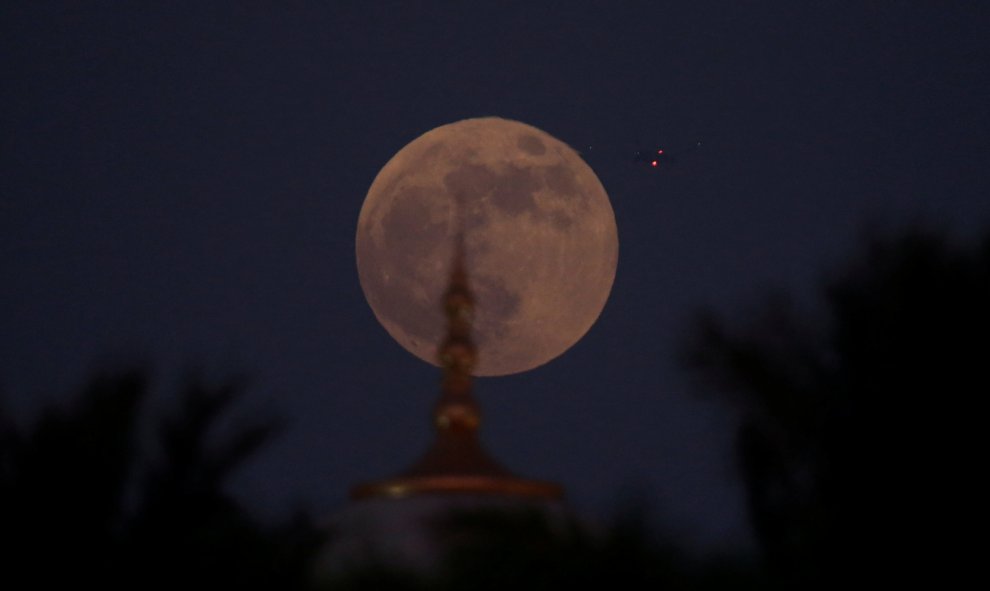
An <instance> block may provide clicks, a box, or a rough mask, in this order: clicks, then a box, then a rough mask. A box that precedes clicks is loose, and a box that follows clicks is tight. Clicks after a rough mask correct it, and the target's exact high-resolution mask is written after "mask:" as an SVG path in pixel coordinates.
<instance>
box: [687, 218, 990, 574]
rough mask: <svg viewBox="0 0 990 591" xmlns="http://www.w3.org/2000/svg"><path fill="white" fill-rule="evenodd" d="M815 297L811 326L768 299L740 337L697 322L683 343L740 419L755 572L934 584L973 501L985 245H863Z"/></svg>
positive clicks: (727, 326) (988, 245) (929, 239)
mask: <svg viewBox="0 0 990 591" xmlns="http://www.w3.org/2000/svg"><path fill="white" fill-rule="evenodd" d="M825 296H826V297H825V304H826V306H825V310H826V314H825V318H824V319H817V320H818V322H817V323H816V319H815V318H814V317H813V316H812V315H805V316H801V315H799V314H798V313H797V312H796V310H795V309H794V306H792V305H791V304H790V303H789V302H788V301H787V300H786V299H784V298H781V297H779V296H778V297H771V298H770V299H768V301H767V302H766V304H765V306H764V308H763V309H762V311H761V312H760V314H759V315H758V317H757V318H755V319H750V320H748V322H743V323H741V326H740V323H728V322H726V321H724V320H721V319H718V318H716V317H714V316H713V315H711V314H706V315H704V316H703V317H702V318H701V319H700V320H699V321H698V323H697V325H696V333H695V334H694V335H693V339H692V340H691V341H690V342H689V343H688V344H687V346H686V347H685V350H686V352H687V356H686V361H687V362H688V364H689V365H690V366H691V367H693V368H694V369H695V370H697V371H699V372H702V373H703V374H704V375H707V376H714V377H716V378H717V381H716V382H715V383H714V384H712V385H714V386H715V389H717V390H719V391H721V392H723V393H728V394H730V395H731V396H732V397H733V398H732V399H733V400H734V401H735V402H736V403H737V404H739V406H740V407H741V408H742V409H743V420H742V423H741V426H740V428H739V431H738V440H737V441H738V454H739V462H740V467H741V470H742V474H743V477H744V479H745V482H746V486H747V492H748V499H749V508H750V515H751V518H752V522H753V525H754V528H755V531H756V533H757V536H758V538H759V541H760V543H761V545H762V548H763V550H764V553H765V556H766V559H767V562H768V565H769V566H770V568H771V571H772V572H773V573H774V574H775V576H776V579H777V581H778V582H779V583H781V584H783V585H785V586H788V587H790V586H796V585H798V584H800V585H802V586H805V587H812V588H826V587H834V586H835V585H839V584H845V583H848V582H849V581H861V582H862V581H865V580H875V581H882V580H887V581H889V580H891V579H897V578H900V577H904V578H905V579H907V578H913V579H917V578H919V577H920V576H921V575H923V574H927V575H930V576H932V577H935V578H942V577H944V576H945V574H946V572H947V571H946V570H945V569H944V567H945V566H946V564H947V563H946V562H944V559H945V558H947V556H946V555H945V554H944V553H943V551H942V549H943V548H946V547H947V546H948V547H951V546H950V544H949V543H948V542H949V541H950V540H953V539H955V538H956V537H957V534H956V533H955V531H954V528H956V527H958V525H959V524H960V523H965V522H966V521H967V520H968V519H971V518H972V516H973V513H971V512H970V511H973V509H972V507H973V506H974V505H973V504H971V503H969V502H968V501H969V500H971V499H968V498H967V495H969V494H971V493H970V491H975V490H978V489H977V488H975V487H974V486H973V484H974V478H973V476H972V475H973V472H974V471H973V466H972V464H970V463H969V462H968V460H969V457H970V456H971V454H972V453H974V452H975V450H976V445H977V439H978V435H977V434H978V433H980V431H981V429H980V427H979V426H978V425H976V424H975V420H974V417H975V416H976V415H975V412H974V411H975V408H976V407H975V405H976V404H978V403H979V401H980V399H981V398H982V396H985V395H986V393H987V392H990V379H988V374H987V371H986V365H987V361H988V359H990V346H988V340H987V337H988V335H990V309H988V303H990V236H987V238H986V239H985V240H984V241H983V243H982V245H980V246H978V247H975V248H973V247H960V246H953V245H952V244H950V243H949V242H948V241H947V240H946V239H945V238H943V237H940V236H938V235H935V234H932V233H929V232H924V231H921V230H917V229H915V230H911V231H908V232H906V233H905V234H904V235H902V236H900V237H897V238H894V239H886V240H884V239H876V238H875V239H873V240H871V241H870V242H869V243H868V244H867V246H866V249H865V253H864V254H863V255H862V256H861V257H860V258H859V259H858V260H857V261H855V262H854V263H853V264H852V265H850V266H849V267H848V268H847V269H845V270H844V271H843V272H842V273H841V274H839V275H838V276H836V278H834V279H833V280H832V281H830V282H829V284H828V285H827V288H826V290H825ZM949 554H951V551H950V552H949Z"/></svg>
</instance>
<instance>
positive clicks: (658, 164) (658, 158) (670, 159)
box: [633, 142, 701, 169]
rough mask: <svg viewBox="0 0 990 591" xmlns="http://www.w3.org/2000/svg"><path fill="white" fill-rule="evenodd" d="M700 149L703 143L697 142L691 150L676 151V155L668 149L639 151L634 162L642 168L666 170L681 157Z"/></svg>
mask: <svg viewBox="0 0 990 591" xmlns="http://www.w3.org/2000/svg"><path fill="white" fill-rule="evenodd" d="M700 147H701V142H697V143H696V144H695V145H694V146H692V147H691V148H688V149H685V150H676V151H675V152H674V153H671V151H670V150H668V149H666V148H663V147H661V146H656V147H654V148H649V149H646V150H639V151H638V152H636V153H635V154H634V156H633V161H634V162H635V163H637V164H639V165H641V166H645V167H646V168H653V169H660V168H665V167H667V166H670V165H671V164H673V163H675V162H676V161H677V160H678V159H679V158H680V156H682V155H686V154H688V153H689V152H693V151H696V150H697V149H698V148H700Z"/></svg>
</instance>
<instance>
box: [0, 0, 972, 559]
mask: <svg viewBox="0 0 990 591" xmlns="http://www.w3.org/2000/svg"><path fill="white" fill-rule="evenodd" d="M586 4H588V5H590V4H591V3H583V2H498V3H481V2H462V3H454V2H443V3H417V2H388V3H385V2H346V3H345V2H332V3H331V2H311V3H303V2H293V1H286V2H271V3H264V2H163V3H151V2H142V3H127V5H126V6H125V3H103V2H84V3H83V2H40V1H25V2H6V3H4V5H3V7H2V8H0V74H2V75H0V80H2V82H0V122H2V124H0V125H2V126H0V387H2V389H3V390H4V396H5V400H4V402H5V404H6V405H7V406H8V407H9V408H13V409H14V410H15V411H16V412H17V413H18V416H20V417H23V418H25V420H26V418H29V417H30V416H33V414H34V413H36V412H37V410H38V409H39V408H41V407H42V405H43V404H45V403H48V402H53V401H59V400H62V399H64V398H66V396H67V395H68V394H70V393H72V392H74V391H75V390H76V389H77V386H78V385H79V384H80V383H81V382H82V381H83V380H84V379H85V377H86V376H87V375H88V373H89V372H90V371H91V370H93V369H96V368H100V367H105V366H108V365H109V366H113V365H114V364H118V363H121V362H127V361H131V360H139V361H141V360H146V361H147V362H148V363H149V364H150V365H151V366H152V367H153V368H154V370H155V375H156V376H157V377H158V379H157V380H156V384H157V385H158V396H157V398H156V400H155V404H156V405H157V406H158V407H160V408H168V404H169V400H167V398H168V396H169V393H170V392H171V391H172V388H171V386H172V385H174V383H175V382H176V380H177V379H178V377H179V376H180V375H181V373H182V371H183V370H184V369H186V368H188V367H191V366H201V367H204V368H206V369H207V371H208V373H210V375H216V376H221V377H222V376H224V375H230V374H233V373H246V374H247V375H248V376H250V377H251V386H250V390H249V395H248V396H247V398H246V400H245V401H244V404H243V405H242V407H243V408H242V410H243V412H245V413H246V414H247V415H250V412H251V411H252V409H253V410H254V411H259V410H260V411H261V412H265V413H273V414H278V415H281V416H283V417H285V419H286V420H287V423H288V426H287V428H286V430H285V431H284V432H283V434H282V435H281V436H280V437H279V438H278V439H277V441H276V442H275V443H274V444H273V445H272V446H270V447H268V448H266V450H265V451H264V452H263V453H262V454H260V455H259V457H258V458H257V461H255V462H254V463H252V464H251V465H249V466H248V467H247V468H246V469H245V470H244V471H243V472H242V473H240V474H239V476H238V478H237V481H236V484H235V491H234V492H235V493H236V494H237V495H238V497H239V498H242V499H244V500H245V501H246V502H247V503H248V504H249V506H251V507H253V508H255V509H256V510H258V511H259V512H260V513H261V514H263V515H268V516H279V515H284V514H285V513H286V512H288V511H289V510H290V509H292V508H293V507H296V506H299V505H304V506H308V507H310V508H312V509H313V511H314V513H316V514H318V515H325V514H328V513H330V512H332V511H334V510H335V509H338V508H339V507H341V506H342V504H343V503H344V501H345V499H346V494H347V490H348V489H349V487H350V486H351V485H353V484H356V483H358V482H361V481H367V480H371V479H376V478H380V477H384V476H389V475H392V474H394V473H396V472H397V471H399V470H401V469H404V468H405V467H407V466H408V465H409V464H410V463H411V462H412V461H413V460H414V459H416V458H417V457H418V455H419V454H420V453H421V452H422V451H423V450H424V449H425V447H426V445H427V443H428V441H429V438H430V435H431V433H430V426H429V411H430V408H431V406H432V404H433V401H434V399H435V397H436V395H437V392H438V388H437V384H438V380H439V373H438V371H437V370H436V369H435V368H433V367H432V366H429V365H426V364H424V363H423V362H421V361H419V360H417V359H416V358H414V357H413V356H412V355H410V354H409V353H406V352H405V351H404V350H403V349H401V348H400V346H399V345H398V344H396V343H395V342H394V341H392V340H391V338H390V337H389V336H388V335H387V333H386V332H385V330H384V329H383V328H381V326H380V325H379V324H378V323H377V321H376V320H375V318H374V316H373V314H372V312H371V310H370V308H369V307H368V305H367V304H366V302H365V300H364V297H363V294H362V292H361V288H360V286H359V284H358V279H357V270H356V265H355V254H354V235H355V230H356V222H357V217H358V212H359V210H360V208H361V204H362V201H363V199H364V196H365V193H366V192H367V190H368V187H369V186H370V184H371V182H372V180H373V179H374V177H375V175H376V173H377V172H378V170H379V169H380V168H381V167H382V166H383V165H384V164H385V162H387V161H388V159H389V158H390V157H391V156H392V155H393V154H394V153H395V152H397V151H398V150H399V149H400V148H402V146H404V145H405V144H406V143H408V142H409V141H411V140H412V139H414V138H415V137H417V136H418V135H420V134H422V133H424V132H426V131H428V130H430V129H432V128H434V127H436V126H438V125H442V124H445V123H450V122H453V121H456V120H459V119H463V118H467V117H476V116H485V115H496V116H501V117H505V118H510V119H517V120H520V121H523V122H525V123H528V124H531V125H534V126H536V127H539V128H541V129H543V130H545V131H547V132H548V133H550V134H552V135H554V136H556V137H557V138H559V139H561V140H563V141H565V142H567V143H568V144H570V145H571V146H572V147H574V148H575V149H577V150H579V151H580V152H581V153H582V155H583V156H584V157H585V159H586V160H587V162H588V163H589V164H590V165H591V167H592V168H593V169H594V170H595V171H596V173H597V174H598V176H599V178H600V179H601V181H602V183H603V185H604V186H605V188H606V190H607V191H608V193H609V195H610V197H611V200H612V207H613V209H614V210H615V215H616V222H617V225H618V230H619V244H620V253H619V267H618V272H617V275H616V280H615V284H614V287H613V290H612V295H611V298H610V299H609V301H608V303H607V304H606V307H605V309H604V311H603V313H602V316H601V317H600V319H599V321H598V322H597V324H596V325H595V326H593V327H592V329H591V330H590V332H589V333H588V334H587V335H586V336H585V338H584V339H583V340H582V341H580V342H579V343H578V344H577V345H576V346H575V347H574V348H572V349H571V350H570V351H569V352H567V353H566V354H564V355H563V356H562V357H560V358H558V359H557V360H555V361H553V362H551V363H550V364H548V365H545V366H543V367H541V368H539V369H536V370H534V371H531V372H528V373H524V374H520V375H516V376H511V377H505V378H491V379H482V380H479V381H478V383H477V387H476V392H477V395H478V398H479V400H480V402H481V404H482V408H483V410H484V412H485V417H486V418H485V423H484V425H483V432H482V434H483V437H484V439H485V441H486V443H487V445H488V447H489V449H490V450H491V451H492V452H493V453H494V454H495V455H496V456H497V457H499V458H500V459H501V460H502V461H503V462H504V463H505V464H506V465H507V466H509V467H510V468H512V469H513V470H515V471H516V472H518V473H520V474H523V475H525V476H531V477H538V478H542V479H549V480H555V481H558V482H560V483H562V484H563V485H564V486H565V487H566V488H567V490H568V495H569V499H570V500H571V501H572V502H573V504H574V505H575V506H576V507H577V508H578V509H579V510H580V511H583V512H586V513H588V514H596V513H601V512H606V511H607V510H608V509H610V508H611V507H613V506H614V505H615V504H616V503H617V502H618V500H619V499H620V498H622V497H623V495H634V496H635V495H639V496H643V497H646V498H647V499H648V500H649V501H650V503H651V504H652V506H653V508H654V510H655V514H656V518H657V520H658V522H659V523H661V524H663V526H664V527H666V528H667V531H670V532H672V533H673V534H675V535H679V536H681V537H682V538H683V539H684V540H685V541H686V542H688V543H689V544H690V545H692V546H694V547H697V548H708V549H711V548H733V547H747V546H748V545H749V544H751V541H750V534H749V529H748V525H747V523H746V518H745V511H744V502H743V499H742V496H741V486H740V483H739V481H738V479H737V477H736V475H735V471H734V467H733V462H732V449H731V442H732V430H733V426H734V415H733V412H732V411H731V409H729V408H728V407H727V406H726V405H725V403H724V402H723V401H722V400H721V399H719V398H717V397H712V396H706V395H702V394H701V393H700V388H699V387H698V384H697V380H696V379H693V378H692V377H691V376H689V375H687V374H686V373H685V372H684V370H683V369H681V368H680V367H679V365H678V362H677V360H676V353H677V351H678V348H679V346H680V345H679V343H681V342H682V340H683V338H684V337H685V335H686V334H688V332H689V328H690V321H691V318H692V315H693V314H694V312H696V311H697V310H698V309H700V308H703V307H710V308H713V309H715V310H718V311H722V312H724V313H726V314H729V315H734V316H735V317H744V316H745V311H746V310H747V309H750V307H751V305H753V304H755V303H756V302H758V301H759V300H760V298H761V296H762V295H763V294H765V293H767V292H768V290H771V289H782V290H788V291H791V292H793V293H795V294H797V295H798V296H799V297H801V298H811V297H812V296H813V294H815V293H816V290H817V288H818V286H820V284H821V280H822V278H823V276H824V273H825V272H826V271H827V270H828V269H830V268H831V267H832V266H834V265H836V264H838V263H840V262H841V261H842V260H844V258H845V257H846V256H847V255H848V254H849V253H851V252H853V250H854V248H855V247H856V245H857V244H858V243H859V242H860V239H861V238H862V236H863V234H864V232H865V231H866V230H867V229H868V228H879V229H881V230H890V229H896V228H898V227H902V226H904V225H906V224H910V223H922V224H924V225H926V226H929V227H934V228H939V229H942V230H945V231H946V232H949V233H952V234H954V235H958V236H961V237H968V236H973V235H975V234H976V233H977V232H979V231H981V230H983V229H984V228H986V227H987V226H988V224H990V198H988V195H990V194H988V188H990V166H988V165H990V135H988V131H990V115H988V114H990V107H988V105H990V42H988V33H987V32H988V31H990V14H988V9H987V5H986V4H985V3H981V2H972V3H964V2H952V3H945V2H928V3H925V2H913V3H906V2H905V3H894V2H869V3H868V2H848V3H836V2H778V3H775V4H774V5H766V4H763V3H759V4H753V3H739V2H729V1H726V2H716V3H705V2H693V1H692V2H660V1H653V2H646V3H639V2H623V3H620V2H600V3H597V5H598V6H597V7H593V8H582V6H585V5H586ZM424 5H425V6H424ZM619 5H621V6H619ZM138 6H140V8H138ZM698 142H701V145H700V146H698ZM656 146H662V147H664V148H665V150H667V153H668V154H669V155H670V156H671V158H670V159H669V160H666V161H663V162H662V163H661V165H660V166H658V167H657V168H656V169H652V168H650V167H648V166H646V165H644V164H642V163H639V162H636V159H635V153H636V151H637V150H641V149H648V148H653V147H656ZM807 301H808V305H809V306H813V305H814V301H813V300H810V299H809V300H807Z"/></svg>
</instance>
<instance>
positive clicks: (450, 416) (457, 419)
mask: <svg viewBox="0 0 990 591" xmlns="http://www.w3.org/2000/svg"><path fill="white" fill-rule="evenodd" d="M458 217H459V216H458ZM457 221H458V224H459V226H460V219H458V220H457ZM464 258H465V254H464V231H463V226H461V227H459V228H458V229H457V233H456V235H455V238H454V258H453V261H452V263H451V270H450V283H449V284H448V286H447V291H446V293H445V294H444V299H443V311H444V316H445V317H446V319H447V334H446V337H445V338H444V340H443V342H441V343H440V347H439V348H438V349H437V360H438V361H439V362H440V365H441V367H443V381H442V382H441V393H440V400H438V401H437V405H436V408H435V409H434V411H433V416H434V420H435V424H436V428H437V429H440V430H444V429H463V430H468V431H475V430H477V428H478V426H479V424H480V423H481V411H480V409H479V408H478V404H477V403H476V402H475V401H474V397H473V396H471V371H472V370H473V369H474V366H475V363H476V362H477V360H478V352H477V348H476V347H475V346H474V341H472V340H471V326H472V321H473V319H474V295H473V294H472V293H471V287H470V285H469V284H468V275H467V268H466V264H465V260H464Z"/></svg>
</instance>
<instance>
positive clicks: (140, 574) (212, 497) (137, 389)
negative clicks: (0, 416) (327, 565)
mask: <svg viewBox="0 0 990 591" xmlns="http://www.w3.org/2000/svg"><path fill="white" fill-rule="evenodd" d="M242 391H243V386H242V384H240V383H239V382H233V381H232V382H228V383H224V384H221V385H220V386H216V387H212V386H208V385H206V384H205V382H204V381H203V380H202V379H200V378H190V379H189V380H188V381H187V384H186V386H185V388H184V390H183V391H182V393H181V395H180V400H181V404H180V408H179V410H178V412H177V413H176V414H175V415H173V416H168V417H165V418H163V419H160V421H158V435H159V437H158V439H159V447H160V450H159V451H160V453H159V454H157V456H155V457H153V456H152V455H151V454H142V453H140V452H139V449H140V446H138V445H137V442H138V440H139V439H140V438H139V437H138V425H139V415H140V412H139V411H140V408H141V406H142V403H145V402H146V399H147V396H148V380H147V379H146V377H145V376H144V374H143V373H142V372H137V371H132V372H121V373H118V374H104V375H100V376H98V377H96V378H94V379H93V380H91V381H90V383H89V384H88V385H87V387H86V388H85V389H84V391H83V393H82V395H81V396H80V397H79V398H78V399H77V400H76V401H75V402H74V403H73V404H72V405H71V406H70V407H68V408H66V409H54V408H53V409H48V410H47V411H45V412H44V413H43V415H42V416H41V418H40V419H39V420H38V421H37V422H36V423H35V424H34V425H33V426H32V428H31V429H29V430H27V432H25V433H21V431H20V430H19V429H18V428H17V427H16V426H15V423H14V422H13V421H10V420H7V421H3V423H2V433H0V511H2V514H0V516H2V520H0V522H2V524H3V527H2V528H0V540H2V542H3V547H5V548H8V549H10V550H9V554H8V558H9V559H10V561H9V567H6V568H5V572H4V576H5V577H6V578H7V580H8V581H26V582H29V583H30V584H31V586H32V587H35V586H37V587H41V588H49V587H54V586H56V585H66V584H71V585H74V586H78V585H89V584H99V585H100V586H101V587H103V588H107V587H111V588H114V587H118V588H125V587H126V588H165V587H170V588H171V587H174V586H176V585H188V584H190V583H193V584H196V585H198V584H204V585H209V584H217V585H222V586H224V587H234V586H236V587H238V588H244V589H274V588H278V589H294V588H295V589H301V588H305V587H307V586H308V584H309V572H310V569H311V566H310V562H311V560H312V558H313V557H314V556H315V552H316V550H317V548H318V546H319V544H320V542H321V537H320V535H319V534H318V533H317V532H316V531H315V530H314V529H313V528H312V526H311V525H310V524H309V521H308V520H307V519H306V518H305V516H301V517H300V518H299V519H297V520H296V521H294V522H291V523H288V524H284V525H278V526H264V525H261V524H259V523H258V522H256V521H255V520H254V519H253V518H251V516H250V515H249V514H248V513H247V512H246V511H245V510H244V509H243V508H242V507H240V506H239V505H238V503H237V502H236V501H235V500H234V499H233V498H231V497H230V496H229V494H228V493H227V492H226V491H225V490H224V487H225V485H226V483H227V480H228V478H229V476H230V475H231V474H232V473H233V472H234V470H235V469H236V468H237V467H239V466H240V465H241V464H242V463H243V462H244V461H246V460H247V459H248V458H249V457H250V456H251V455H252V454H253V453H254V452H256V451H257V450H258V449H259V448H260V447H261V446H262V445H263V444H264V443H266V442H267V441H268V440H269V439H270V437H271V435H272V434H273V433H274V432H275V429H276V426H277V425H276V423H275V422H274V421H273V420H271V419H265V420H261V421H256V422H251V423H243V424H239V425H234V426H233V427H232V428H230V429H227V430H226V431H221V430H220V429H219V428H218V427H219V425H220V424H221V422H222V419H223V418H224V417H225V415H227V414H228V413H229V411H230V409H231V408H232V406H233V405H234V404H235V403H236V402H237V400H238V398H239V396H240V393H241V392H242ZM7 564H8V563H7V561H6V560H5V566H6V565H7Z"/></svg>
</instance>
